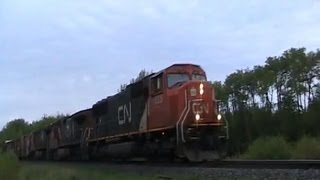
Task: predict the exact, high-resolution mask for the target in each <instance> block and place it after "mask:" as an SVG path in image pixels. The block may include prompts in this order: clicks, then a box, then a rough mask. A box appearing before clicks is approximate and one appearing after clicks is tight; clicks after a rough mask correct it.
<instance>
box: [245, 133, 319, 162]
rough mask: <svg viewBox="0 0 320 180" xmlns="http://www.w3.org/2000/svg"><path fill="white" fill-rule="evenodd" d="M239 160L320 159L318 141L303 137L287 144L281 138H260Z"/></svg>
mask: <svg viewBox="0 0 320 180" xmlns="http://www.w3.org/2000/svg"><path fill="white" fill-rule="evenodd" d="M240 158H244V159H320V140H319V139H316V138H314V137H308V136H304V137H302V138H301V139H299V141H297V142H288V141H287V140H285V138H284V137H282V136H274V137H261V138H258V139H257V140H255V141H254V142H253V143H252V144H251V145H250V146H249V148H248V150H247V151H246V152H245V153H244V154H243V155H242V156H240Z"/></svg>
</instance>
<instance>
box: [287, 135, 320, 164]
mask: <svg viewBox="0 0 320 180" xmlns="http://www.w3.org/2000/svg"><path fill="white" fill-rule="evenodd" d="M292 158H293V159H320V141H319V140H318V139H316V138H312V137H308V136H304V137H302V138H301V139H300V140H299V141H298V142H297V144H296V146H295V148H294V150H293V152H292Z"/></svg>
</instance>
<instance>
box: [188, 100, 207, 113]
mask: <svg viewBox="0 0 320 180" xmlns="http://www.w3.org/2000/svg"><path fill="white" fill-rule="evenodd" d="M192 111H193V113H194V114H202V113H203V112H205V113H206V114H208V113H209V104H208V103H206V104H201V103H196V102H195V103H193V104H192Z"/></svg>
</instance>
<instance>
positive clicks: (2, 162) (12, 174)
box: [0, 152, 20, 179]
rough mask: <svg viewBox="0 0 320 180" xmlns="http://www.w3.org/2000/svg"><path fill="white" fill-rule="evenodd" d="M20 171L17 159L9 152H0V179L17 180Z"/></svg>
mask: <svg viewBox="0 0 320 180" xmlns="http://www.w3.org/2000/svg"><path fill="white" fill-rule="evenodd" d="M19 169H20V166H19V162H18V159H17V157H16V156H15V155H14V154H13V153H10V152H6V153H4V152H0V179H5V178H8V179H17V178H18V173H17V172H18V171H19Z"/></svg>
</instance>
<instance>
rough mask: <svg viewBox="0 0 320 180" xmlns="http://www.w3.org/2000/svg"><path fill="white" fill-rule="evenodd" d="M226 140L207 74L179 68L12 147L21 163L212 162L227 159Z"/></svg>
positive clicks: (132, 86)
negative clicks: (23, 160)
mask: <svg viewBox="0 0 320 180" xmlns="http://www.w3.org/2000/svg"><path fill="white" fill-rule="evenodd" d="M227 139H228V126H227V121H226V120H225V119H224V118H223V117H222V114H220V112H219V106H218V101H217V100H216V99H215V93H214V89H213V87H212V86H211V85H210V84H209V82H208V81H207V78H206V73H205V72H204V70H203V69H202V68H201V67H200V66H198V65H194V64H174V65H172V66H170V67H168V68H166V69H164V70H161V71H159V72H157V73H153V74H150V75H148V76H146V77H144V78H143V79H142V80H139V81H138V82H135V83H132V84H130V85H128V86H127V87H126V88H125V89H124V90H123V91H121V92H119V93H117V94H115V95H113V96H109V97H107V98H106V99H103V100H101V101H99V102H97V103H95V104H94V105H92V107H91V108H90V109H86V110H82V111H79V112H77V113H75V114H73V115H71V116H70V117H68V118H66V119H64V120H62V121H58V122H55V123H53V124H51V125H50V126H49V127H47V128H46V129H43V130H41V131H39V132H34V133H31V134H29V135H26V136H24V137H22V138H19V139H16V140H13V141H10V142H8V143H7V148H9V149H13V150H14V151H15V152H16V154H17V155H18V156H19V157H20V158H38V159H39V158H40V159H41V158H46V159H90V158H107V159H114V158H115V159H119V158H120V159H130V158H135V157H144V158H149V159H153V158H154V157H158V158H167V157H169V158H184V159H188V160H189V161H209V160H216V159H220V158H222V157H223V154H224V147H225V143H226V140H227Z"/></svg>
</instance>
